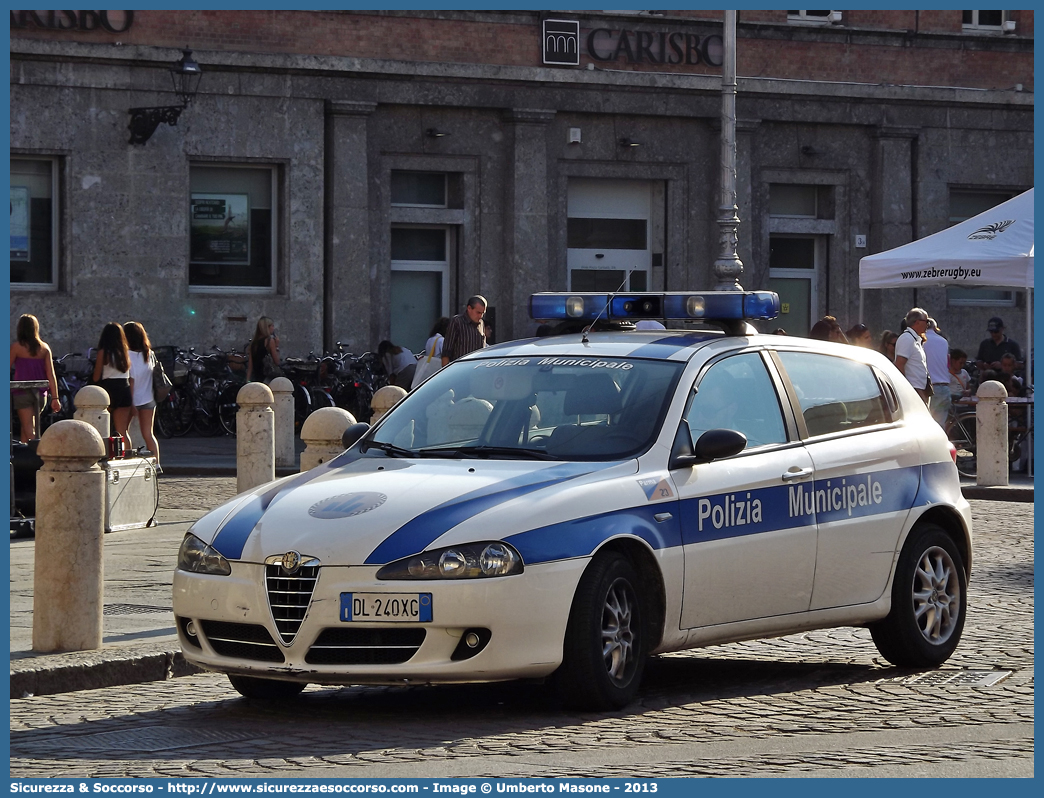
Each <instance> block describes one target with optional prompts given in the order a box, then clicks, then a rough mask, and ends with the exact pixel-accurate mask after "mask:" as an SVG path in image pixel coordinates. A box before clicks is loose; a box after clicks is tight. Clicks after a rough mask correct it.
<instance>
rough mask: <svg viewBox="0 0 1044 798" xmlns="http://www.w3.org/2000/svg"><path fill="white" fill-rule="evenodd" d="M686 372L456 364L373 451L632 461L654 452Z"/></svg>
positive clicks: (667, 366)
mask: <svg viewBox="0 0 1044 798" xmlns="http://www.w3.org/2000/svg"><path fill="white" fill-rule="evenodd" d="M683 367H684V363H681V362H670V361H657V360H642V359H637V358H593V357H584V356H566V355H563V356H543V355H542V356H540V357H500V358H488V359H482V360H467V361H460V362H457V363H452V364H451V365H450V366H448V367H446V368H444V369H442V370H441V371H439V372H438V373H437V374H435V376H433V377H432V378H431V379H430V380H428V381H427V382H425V383H424V385H422V386H421V387H420V388H418V389H417V390H416V391H414V392H413V393H411V394H410V395H409V396H408V397H406V399H405V400H404V401H403V402H402V403H401V404H400V405H398V406H397V407H396V408H395V410H394V411H393V412H392V413H391V414H390V415H389V416H388V417H387V418H386V419H384V420H383V421H382V423H381V425H380V427H379V428H378V429H377V430H376V432H375V433H374V434H373V435H372V437H371V440H372V442H373V445H372V448H373V449H374V450H375V452H376V451H384V450H386V449H388V448H389V446H391V447H395V451H396V454H397V455H398V456H402V453H403V450H410V451H411V452H412V453H413V454H414V455H415V456H417V457H458V456H459V457H484V458H490V459H540V460H545V459H554V460H618V459H621V458H626V457H633V456H636V455H638V454H640V453H641V452H643V451H645V450H646V449H648V448H649V446H651V445H652V442H653V439H654V438H655V435H656V432H657V430H658V429H659V427H660V423H661V421H662V419H663V416H664V414H665V413H666V412H667V406H668V404H669V403H670V399H671V397H672V396H673V395H674V388H675V385H676V384H677V381H678V376H679V374H680V373H681V370H682V368H683ZM378 444H382V445H383V446H378ZM378 456H379V455H378Z"/></svg>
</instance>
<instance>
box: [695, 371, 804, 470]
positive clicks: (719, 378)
mask: <svg viewBox="0 0 1044 798" xmlns="http://www.w3.org/2000/svg"><path fill="white" fill-rule="evenodd" d="M685 419H686V421H688V422H689V430H690V432H691V433H692V440H693V442H695V441H696V440H698V439H699V437H700V435H702V434H703V433H704V432H706V431H707V430H709V429H732V430H736V431H737V432H742V433H743V434H744V435H745V436H746V437H747V447H746V448H747V449H751V448H754V447H756V446H766V445H768V444H773V443H786V440H787V433H786V427H785V426H784V425H783V415H782V413H781V411H780V407H779V399H778V398H777V396H776V389H775V388H774V387H773V385H772V379H771V378H770V377H769V374H768V372H767V371H766V370H765V364H764V363H763V362H762V360H761V356H760V355H758V354H757V353H755V352H749V353H747V354H742V355H734V356H732V357H728V358H725V359H724V360H721V361H719V362H717V363H715V364H714V365H713V366H711V367H710V369H708V370H707V372H706V373H704V375H703V376H702V377H701V378H700V381H699V383H698V384H697V386H696V395H695V396H694V397H693V400H692V404H691V405H690V406H689V411H688V413H687V414H686V416H685Z"/></svg>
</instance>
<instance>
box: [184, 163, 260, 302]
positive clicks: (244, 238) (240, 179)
mask: <svg viewBox="0 0 1044 798" xmlns="http://www.w3.org/2000/svg"><path fill="white" fill-rule="evenodd" d="M277 176H278V170H277V169H276V168H275V167H261V168H258V167H252V166H251V167H246V166H229V165H221V166H212V165H209V164H208V165H205V166H204V165H201V164H196V165H193V166H192V168H191V176H190V192H191V193H190V198H189V242H190V255H189V286H190V287H192V288H200V289H208V290H210V289H223V288H229V289H233V288H234V289H235V290H237V291H242V290H244V289H246V290H251V289H255V290H259V291H265V290H267V291H270V290H272V288H273V287H274V286H275V264H276V261H277V257H276V252H277V239H278V232H277V225H276V224H275V209H276V208H277V207H278V202H277V200H278V184H277Z"/></svg>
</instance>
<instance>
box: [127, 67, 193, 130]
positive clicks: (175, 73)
mask: <svg viewBox="0 0 1044 798" xmlns="http://www.w3.org/2000/svg"><path fill="white" fill-rule="evenodd" d="M202 76H203V70H202V69H200V67H199V64H197V63H196V62H195V61H194V60H193V59H192V51H191V50H190V49H188V47H186V48H185V49H184V50H182V51H181V58H180V59H179V60H178V61H175V62H174V65H173V66H172V67H171V68H170V79H171V81H173V83H174V94H175V95H176V96H177V98H178V99H179V100H181V105H163V106H154V107H151V108H131V109H130V115H131V120H130V124H129V125H127V127H128V128H129V129H130V132H131V137H130V143H131V144H144V143H145V142H146V141H148V140H149V139H150V138H151V137H152V134H153V133H155V132H156V128H157V127H159V124H160V122H166V123H167V124H168V125H176V124H177V123H178V117H179V116H181V112H182V111H184V110H185V109H186V108H188V106H189V103H190V102H192V99H193V98H194V97H195V96H196V91H197V90H198V89H199V81H200V78H201V77H202Z"/></svg>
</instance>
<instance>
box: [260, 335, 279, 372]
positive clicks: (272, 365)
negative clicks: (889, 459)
mask: <svg viewBox="0 0 1044 798" xmlns="http://www.w3.org/2000/svg"><path fill="white" fill-rule="evenodd" d="M270 340H271V339H270V338H266V339H265V356H264V357H263V358H261V376H262V377H264V378H265V381H266V382H267V381H268V380H274V379H275V378H276V377H282V376H283V369H282V368H281V367H280V366H278V365H276V362H275V360H274V359H273V358H272V353H271V352H269V351H268V342H269V341H270Z"/></svg>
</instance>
